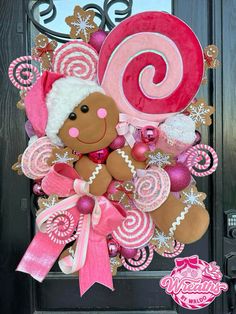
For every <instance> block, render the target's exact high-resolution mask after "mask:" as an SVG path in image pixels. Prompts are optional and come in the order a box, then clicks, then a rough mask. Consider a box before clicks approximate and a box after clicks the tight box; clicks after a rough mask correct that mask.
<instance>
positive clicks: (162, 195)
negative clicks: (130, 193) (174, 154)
mask: <svg viewBox="0 0 236 314" xmlns="http://www.w3.org/2000/svg"><path fill="white" fill-rule="evenodd" d="M134 185H135V195H136V197H135V199H134V204H135V206H136V207H137V208H138V209H140V210H141V211H143V212H150V211H153V210H155V209H157V208H158V207H160V206H161V205H162V204H163V203H164V202H165V201H166V199H167V197H168V195H169V193H170V178H169V176H168V174H167V172H166V171H165V170H163V169H161V168H156V169H150V170H147V171H145V172H144V173H143V174H142V177H140V178H138V179H137V180H136V181H135V183H134Z"/></svg>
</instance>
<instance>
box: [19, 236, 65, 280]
mask: <svg viewBox="0 0 236 314" xmlns="http://www.w3.org/2000/svg"><path fill="white" fill-rule="evenodd" d="M64 246H65V245H64V244H57V243H54V242H53V241H52V240H51V239H50V238H49V237H48V234H46V233H42V232H38V233H37V234H36V235H35V237H34V238H33V240H32V242H31V243H30V245H29V247H28V249H27V250H26V252H25V254H24V256H23V258H22V259H21V261H20V263H19V265H18V266H17V269H16V270H17V271H20V272H23V273H27V274H30V275H31V276H32V277H33V278H34V279H36V280H37V281H39V282H42V281H43V280H44V279H45V277H46V276H47V274H48V272H49V271H50V269H51V268H52V266H53V264H54V263H55V261H56V260H57V258H58V256H59V255H60V253H61V251H62V250H63V248H64Z"/></svg>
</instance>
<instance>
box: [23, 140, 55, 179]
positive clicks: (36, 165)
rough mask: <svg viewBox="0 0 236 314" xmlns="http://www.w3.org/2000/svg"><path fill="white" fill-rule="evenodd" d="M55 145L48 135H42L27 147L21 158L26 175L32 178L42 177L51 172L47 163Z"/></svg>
mask: <svg viewBox="0 0 236 314" xmlns="http://www.w3.org/2000/svg"><path fill="white" fill-rule="evenodd" d="M53 147H54V145H53V144H52V143H51V142H50V141H49V139H48V138H47V137H41V138H39V139H37V140H36V141H35V142H33V143H32V144H31V145H30V146H28V147H27V148H26V150H25V151H24V153H23V155H22V159H21V168H22V171H23V173H24V175H25V176H26V177H28V178H30V179H34V180H35V179H41V178H43V177H45V175H46V174H47V173H48V172H49V170H50V166H49V165H48V164H47V160H48V158H49V157H50V156H51V152H52V148H53Z"/></svg>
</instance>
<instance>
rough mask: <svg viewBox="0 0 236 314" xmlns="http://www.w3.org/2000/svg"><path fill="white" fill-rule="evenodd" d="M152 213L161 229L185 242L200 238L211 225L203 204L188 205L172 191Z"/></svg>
mask: <svg viewBox="0 0 236 314" xmlns="http://www.w3.org/2000/svg"><path fill="white" fill-rule="evenodd" d="M150 215H151V217H152V219H153V221H154V223H155V224H156V226H157V227H158V228H159V229H160V230H161V231H163V232H164V233H165V234H170V235H171V236H173V237H174V239H175V240H177V241H179V242H181V243H185V244H188V243H192V242H195V241H197V240H199V239H200V238H201V237H202V236H203V235H204V233H205V232H206V231H207V228H208V225H209V214H208V212H207V210H206V209H205V208H204V207H203V206H201V205H187V204H185V203H183V202H182V201H181V200H180V199H177V198H176V197H175V196H174V195H173V194H172V193H170V195H169V197H168V199H167V200H166V201H165V203H164V204H163V205H161V206H160V207H159V208H158V209H156V210H155V211H153V212H150Z"/></svg>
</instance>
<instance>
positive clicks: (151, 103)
mask: <svg viewBox="0 0 236 314" xmlns="http://www.w3.org/2000/svg"><path fill="white" fill-rule="evenodd" d="M176 30H178V31H176ZM183 34H184V36H183ZM202 76H203V51H202V48H201V46H200V44H199V41H198V39H197V38H196V36H195V34H194V33H193V31H192V30H191V29H190V28H189V27H188V26H187V25H186V24H185V23H184V22H182V21H181V20H180V19H178V18H177V17H175V16H173V15H171V14H168V13H164V12H143V13H140V14H136V15H134V16H131V17H129V18H127V19H125V20H124V21H122V22H121V23H120V24H119V25H118V26H117V27H115V28H114V29H113V30H112V31H111V33H110V34H109V35H108V36H107V38H106V39H105V41H104V43H103V46H102V48H101V50H100V53H99V63H98V80H99V82H100V83H101V86H102V87H103V88H104V90H105V91H106V93H107V94H108V95H110V96H112V97H113V99H114V100H115V101H116V103H117V105H118V107H119V109H120V111H121V112H124V113H127V114H130V115H132V116H135V117H137V118H141V119H145V120H150V121H162V120H164V119H166V118H167V116H169V115H171V114H174V113H177V112H180V111H182V110H183V109H184V108H186V107H187V106H188V104H189V103H190V102H191V100H192V99H193V98H194V96H195V94H196V93H197V91H198V89H199V86H200V84H201V80H202Z"/></svg>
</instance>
